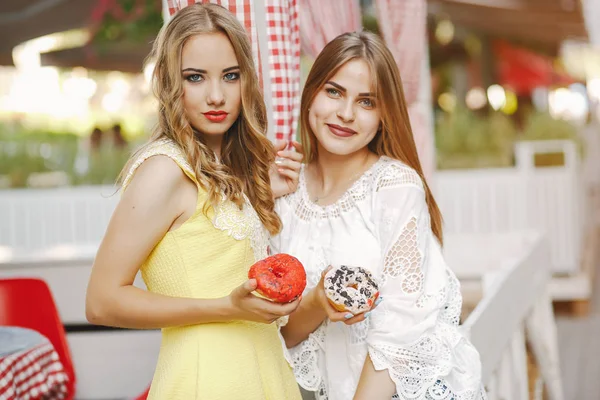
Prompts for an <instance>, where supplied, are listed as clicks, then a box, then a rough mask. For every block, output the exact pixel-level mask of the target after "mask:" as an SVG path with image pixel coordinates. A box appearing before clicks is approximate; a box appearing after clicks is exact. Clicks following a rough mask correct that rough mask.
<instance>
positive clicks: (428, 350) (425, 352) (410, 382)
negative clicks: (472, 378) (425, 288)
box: [369, 325, 485, 400]
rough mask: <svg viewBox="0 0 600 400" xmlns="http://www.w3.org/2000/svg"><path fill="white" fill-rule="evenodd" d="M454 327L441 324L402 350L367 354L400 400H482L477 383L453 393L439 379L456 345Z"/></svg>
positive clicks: (373, 348)
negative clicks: (394, 388) (392, 386)
mask: <svg viewBox="0 0 600 400" xmlns="http://www.w3.org/2000/svg"><path fill="white" fill-rule="evenodd" d="M460 340H461V337H460V334H459V333H458V332H457V331H456V329H455V328H454V327H451V326H447V325H441V326H439V327H438V328H437V329H436V333H435V334H430V335H426V336H423V337H422V338H420V339H419V340H418V341H417V342H415V343H414V344H412V345H409V346H407V347H405V348H403V347H395V346H387V345H375V346H369V355H370V357H371V360H372V361H373V365H374V366H375V368H376V369H377V370H383V369H387V370H388V372H389V374H390V377H391V378H392V380H393V381H394V383H395V384H396V389H397V390H398V392H397V394H396V396H395V397H394V398H395V399H401V400H475V399H485V392H484V391H483V390H482V388H481V385H480V383H479V382H474V383H473V385H474V387H472V388H467V389H465V390H462V391H461V392H456V391H454V390H453V389H452V388H451V387H450V386H449V384H448V383H447V382H446V381H445V380H444V379H443V378H440V377H443V376H446V375H448V374H449V372H450V370H451V368H452V366H451V358H452V348H453V347H454V346H456V345H458V343H459V342H460Z"/></svg>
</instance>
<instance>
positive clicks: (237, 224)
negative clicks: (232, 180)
mask: <svg viewBox="0 0 600 400" xmlns="http://www.w3.org/2000/svg"><path fill="white" fill-rule="evenodd" d="M214 211H215V214H214V217H213V219H212V223H213V226H214V227H215V228H217V229H219V230H222V231H224V232H227V234H228V235H229V236H231V237H232V238H234V239H235V240H244V239H246V238H250V246H251V247H252V250H253V252H254V261H259V260H262V259H263V258H265V257H267V255H268V248H269V237H270V236H269V232H268V231H267V230H266V228H265V227H264V226H263V224H262V221H261V220H260V218H259V216H258V214H257V213H256V211H255V210H254V207H252V204H251V203H250V200H249V199H248V198H247V197H246V196H245V195H244V206H243V207H242V209H241V210H240V209H239V207H238V206H237V205H236V204H235V203H233V202H231V201H228V200H225V199H223V200H222V201H221V202H220V203H219V204H218V205H217V206H216V207H214Z"/></svg>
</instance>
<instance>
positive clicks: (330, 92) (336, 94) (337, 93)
mask: <svg viewBox="0 0 600 400" xmlns="http://www.w3.org/2000/svg"><path fill="white" fill-rule="evenodd" d="M325 92H327V94H328V95H329V96H331V97H340V91H339V90H337V89H334V88H325Z"/></svg>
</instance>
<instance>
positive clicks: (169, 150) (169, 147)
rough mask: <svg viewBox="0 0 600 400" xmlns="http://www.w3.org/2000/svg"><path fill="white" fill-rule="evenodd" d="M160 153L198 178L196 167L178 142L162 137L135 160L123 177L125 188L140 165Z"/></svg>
mask: <svg viewBox="0 0 600 400" xmlns="http://www.w3.org/2000/svg"><path fill="white" fill-rule="evenodd" d="M158 155H164V156H168V157H169V158H171V159H172V160H174V161H175V162H176V163H177V164H178V165H179V167H180V168H181V169H183V170H184V171H185V172H187V173H188V174H189V175H191V176H193V177H194V179H195V178H196V174H195V173H194V169H193V168H192V166H191V165H190V163H189V162H188V160H187V158H186V157H185V156H184V155H183V153H182V152H181V150H180V149H179V147H178V146H177V144H176V143H175V142H173V141H172V140H171V139H169V138H162V139H159V140H157V141H155V142H153V143H151V144H150V145H148V147H147V148H146V149H145V150H144V151H143V152H142V154H140V156H139V157H138V158H137V159H136V160H135V161H134V163H133V165H132V166H131V168H130V169H129V171H127V175H126V176H125V179H123V188H125V187H127V185H129V183H130V181H131V178H133V174H135V171H137V169H138V168H139V166H140V165H142V163H143V162H144V161H146V160H147V159H149V158H150V157H153V156H158Z"/></svg>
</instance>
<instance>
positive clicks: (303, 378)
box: [284, 322, 327, 400]
mask: <svg viewBox="0 0 600 400" xmlns="http://www.w3.org/2000/svg"><path fill="white" fill-rule="evenodd" d="M326 324H327V323H326V322H324V323H323V324H321V326H319V327H318V328H317V329H316V330H315V331H314V332H313V333H311V334H310V335H309V336H308V338H307V339H306V340H305V341H303V342H302V343H300V344H299V345H298V346H296V347H294V348H291V349H289V350H288V349H285V350H284V352H288V355H287V357H289V360H288V361H291V362H290V365H291V366H292V368H293V370H294V375H296V381H297V382H298V384H299V385H300V386H302V387H303V388H304V389H306V390H310V391H313V392H317V395H318V394H319V393H321V392H322V393H323V394H324V396H325V397H318V396H317V398H318V399H319V400H324V399H326V398H327V390H326V385H325V381H324V379H323V376H322V374H321V371H320V369H319V364H318V362H319V352H320V351H322V350H323V349H324V348H325V327H326ZM287 357H286V358H287Z"/></svg>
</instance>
